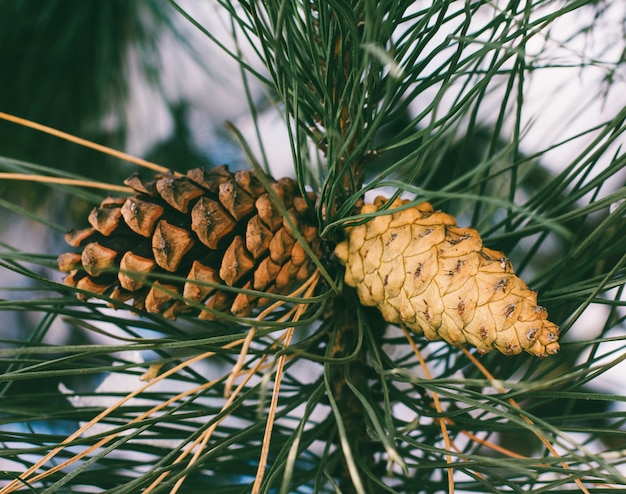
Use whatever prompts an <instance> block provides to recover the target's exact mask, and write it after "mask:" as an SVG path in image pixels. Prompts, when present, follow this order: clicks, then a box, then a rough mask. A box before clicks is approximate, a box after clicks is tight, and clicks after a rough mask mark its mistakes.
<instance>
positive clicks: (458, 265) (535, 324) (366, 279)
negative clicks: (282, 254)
mask: <svg viewBox="0 0 626 494" xmlns="http://www.w3.org/2000/svg"><path fill="white" fill-rule="evenodd" d="M387 202H388V201H387V199H385V198H383V197H378V198H377V199H376V200H375V202H374V204H366V205H364V206H363V207H362V209H361V213H374V212H376V211H378V210H379V209H380V208H381V207H382V206H383V205H384V204H386V203H387ZM407 202H409V201H403V200H400V199H398V200H396V201H395V202H394V203H392V204H391V205H390V206H391V207H390V209H393V208H396V207H399V206H402V205H404V204H406V203H407ZM346 231H347V234H348V238H347V240H345V241H343V242H341V243H340V244H338V245H337V247H336V249H335V254H336V256H337V257H338V259H339V260H340V261H341V262H342V263H343V264H344V265H345V266H346V272H345V282H346V283H347V284H348V285H350V286H353V287H356V289H357V292H358V295H359V299H360V300H361V303H362V304H363V305H367V306H376V307H378V308H379V309H380V311H381V312H382V315H383V317H384V318H385V320H387V321H389V322H391V323H403V324H405V325H406V326H407V327H408V328H410V329H412V330H413V331H415V332H416V333H419V334H422V333H423V334H424V335H425V337H426V338H427V339H429V340H438V339H444V340H445V341H447V342H448V343H450V344H452V345H456V346H461V345H465V344H471V345H474V346H475V347H476V348H478V350H479V351H480V352H482V353H486V352H489V351H491V350H493V349H497V350H499V351H500V352H502V353H504V354H505V355H514V354H518V353H520V352H521V351H522V350H525V351H527V352H528V353H531V354H533V355H536V356H538V357H546V356H547V355H550V354H555V353H557V352H558V351H559V343H558V335H559V329H558V327H557V326H556V325H555V324H554V323H552V322H550V321H548V319H547V317H548V313H547V311H546V309H544V308H543V307H541V306H539V305H537V294H536V293H535V292H533V291H531V290H529V289H528V287H527V286H526V285H525V284H524V282H523V281H522V280H520V279H519V278H518V277H517V276H516V275H515V274H514V273H513V268H512V266H511V264H510V262H509V261H508V259H507V258H506V256H505V255H504V254H503V253H502V252H498V251H494V250H491V249H488V248H486V247H484V246H483V244H482V240H481V238H480V235H479V234H478V232H477V231H476V230H474V229H472V228H460V227H458V226H457V224H456V220H455V219H454V217H453V216H450V215H448V214H446V213H443V212H441V211H434V210H433V207H432V206H431V205H430V204H429V203H427V202H425V203H422V204H418V205H416V206H413V207H409V208H407V209H404V210H402V211H392V212H391V213H390V214H384V215H381V216H376V217H374V218H372V219H371V220H370V221H368V222H366V223H364V224H362V225H359V226H355V227H348V228H346Z"/></svg>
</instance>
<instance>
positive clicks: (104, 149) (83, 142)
mask: <svg viewBox="0 0 626 494" xmlns="http://www.w3.org/2000/svg"><path fill="white" fill-rule="evenodd" d="M0 119H2V120H7V121H8V122H13V123H15V124H18V125H22V126H24V127H29V128H31V129H35V130H38V131H39V132H43V133H45V134H50V135H52V136H55V137H58V138H59V139H64V140H66V141H69V142H73V143H75V144H78V145H80V146H84V147H86V148H90V149H93V150H95V151H99V152H101V153H104V154H108V155H109V156H113V157H114V158H118V159H120V160H124V161H128V162H129V163H133V164H135V165H139V166H142V167H144V168H148V169H150V170H153V171H155V172H158V173H168V172H170V170H169V169H167V168H165V167H163V166H161V165H157V164H156V163H152V162H150V161H147V160H144V159H141V158H137V157H136V156H133V155H130V154H128V153H124V152H122V151H118V150H116V149H113V148H110V147H108V146H103V145H102V144H97V143H95V142H93V141H89V140H87V139H83V138H82V137H77V136H74V135H72V134H68V133H67V132H63V131H61V130H57V129H54V128H52V127H48V126H47V125H42V124H40V123H37V122H33V121H32V120H28V119H26V118H21V117H16V116H14V115H10V114H8V113H4V112H0ZM175 174H178V173H175Z"/></svg>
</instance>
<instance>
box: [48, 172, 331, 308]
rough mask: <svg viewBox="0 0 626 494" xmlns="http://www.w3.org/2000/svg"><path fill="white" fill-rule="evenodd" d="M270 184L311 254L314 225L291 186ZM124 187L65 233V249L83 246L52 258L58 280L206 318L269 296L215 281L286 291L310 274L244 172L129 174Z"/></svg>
mask: <svg viewBox="0 0 626 494" xmlns="http://www.w3.org/2000/svg"><path fill="white" fill-rule="evenodd" d="M270 180H271V186H272V188H273V190H274V191H275V192H276V194H277V195H278V197H280V199H281V200H282V202H283V204H284V205H285V207H286V208H287V211H288V213H289V215H290V218H291V219H292V221H293V224H294V225H297V228H298V230H299V232H300V233H301V234H302V236H303V238H304V239H305V240H306V241H307V243H308V244H309V245H310V246H311V248H312V249H313V251H314V252H316V253H318V252H319V239H318V234H317V229H316V227H315V226H314V222H313V221H312V219H313V218H311V214H310V211H309V208H308V204H307V201H306V200H305V198H304V197H302V195H301V194H300V192H299V189H298V187H297V184H296V182H295V181H293V180H291V179H289V178H283V179H280V180H278V181H275V180H273V179H270ZM125 183H126V185H128V186H130V187H132V188H133V189H134V190H135V191H136V195H134V196H132V197H128V198H107V199H105V200H104V201H103V202H102V203H101V204H100V206H99V207H97V208H94V209H93V211H92V212H91V214H90V215H89V223H90V224H91V227H90V228H86V229H84V230H79V231H70V232H69V233H68V234H67V235H66V240H67V242H68V243H69V244H70V245H71V246H73V247H81V248H82V252H81V253H80V254H78V253H67V254H62V255H61V256H60V257H59V263H58V264H59V269H60V270H61V271H63V272H66V273H68V275H67V276H66V277H65V279H64V283H65V284H66V285H69V286H74V287H77V288H80V289H83V290H87V291H89V292H93V293H94V294H103V295H106V296H108V297H110V298H113V299H116V300H121V301H127V300H130V299H133V305H134V306H135V307H137V308H145V309H146V310H147V311H149V312H154V313H161V314H163V315H164V316H166V317H169V318H175V317H176V316H177V315H178V314H181V313H193V312H194V311H195V312H196V313H199V317H201V318H204V319H213V318H214V317H215V313H214V312H212V311H211V309H212V310H213V311H219V312H225V311H229V312H231V313H233V314H235V315H238V316H247V315H250V313H251V312H252V310H253V309H254V307H256V306H262V305H266V304H268V303H269V302H270V301H271V299H268V298H267V297H262V298H258V297H255V296H254V295H246V294H244V293H233V292H232V291H227V290H220V289H219V286H220V285H222V286H224V285H227V286H231V287H239V288H244V289H250V290H257V291H262V292H264V293H274V294H287V293H289V292H290V291H291V290H292V289H293V288H294V286H295V285H296V284H298V283H301V282H303V281H305V280H307V279H308V278H309V277H310V276H311V275H312V273H313V271H314V265H313V264H312V263H311V261H310V259H309V258H308V256H307V255H306V253H305V250H304V249H303V247H302V245H300V243H299V242H298V241H297V240H296V239H295V237H294V235H293V232H292V230H291V228H290V226H289V223H288V222H287V221H285V219H284V218H283V216H282V214H281V213H280V211H279V209H278V208H277V207H276V205H275V204H274V202H273V201H272V199H271V196H270V194H268V192H267V191H266V190H265V188H264V187H263V185H262V184H261V182H260V181H259V180H258V179H257V178H256V177H255V176H254V174H253V173H251V172H249V171H238V172H236V173H231V172H230V171H228V167H226V166H219V167H216V168H213V169H212V170H210V171H208V172H207V171H205V170H201V169H193V170H190V171H189V172H188V173H187V176H174V175H171V174H161V175H157V176H156V177H155V178H154V179H151V180H145V179H143V178H142V177H140V176H139V175H138V174H135V175H133V176H132V177H130V178H129V179H127V180H126V181H125ZM309 199H310V200H311V201H314V200H315V197H314V196H313V195H312V196H311V197H310V198H309ZM148 275H149V276H148ZM163 275H177V276H180V277H181V278H184V279H185V281H184V282H180V283H177V282H176V281H172V279H171V278H170V277H168V276H163ZM148 279H149V280H151V281H150V282H149V283H148V282H147V280H148ZM206 283H210V284H213V285H207V284H206ZM79 297H81V298H83V299H86V298H89V296H83V295H79ZM188 302H194V303H196V304H199V303H202V304H204V305H205V307H207V308H208V309H209V310H201V311H198V310H196V309H194V308H193V307H191V305H190V304H189V303H188ZM192 305H193V304H192Z"/></svg>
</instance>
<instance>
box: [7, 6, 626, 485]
mask: <svg viewBox="0 0 626 494" xmlns="http://www.w3.org/2000/svg"><path fill="white" fill-rule="evenodd" d="M171 5H172V6H173V8H174V9H175V10H176V11H178V13H180V14H182V16H183V17H184V18H186V19H187V20H188V21H189V22H190V23H191V24H193V25H195V26H196V27H197V28H198V29H200V30H201V31H202V32H203V33H204V34H205V35H206V37H207V38H208V39H211V40H213V41H215V42H217V44H218V45H219V46H220V47H221V48H222V49H224V50H225V51H226V52H227V53H228V54H229V55H230V56H231V57H232V58H233V59H234V60H236V61H237V63H238V64H239V66H240V68H241V73H242V78H243V79H244V90H246V91H249V88H250V86H251V85H252V84H259V83H260V84H261V85H263V86H264V87H265V89H267V91H266V95H267V98H268V100H266V101H264V102H258V101H255V100H253V98H252V96H251V94H252V92H251V91H249V92H247V93H245V94H244V95H242V97H243V96H245V97H246V98H248V102H249V104H250V109H251V115H252V119H253V120H255V118H256V117H257V115H258V111H260V109H261V108H262V107H263V106H270V107H272V108H273V109H274V111H277V112H279V114H280V115H281V116H282V117H283V118H284V121H285V122H286V125H285V128H286V130H287V132H288V135H289V146H290V148H291V151H292V158H293V178H281V177H276V178H272V177H271V175H272V174H271V169H272V163H268V162H267V160H266V159H265V158H264V156H265V154H264V152H263V146H261V151H260V152H259V153H253V152H252V151H250V147H249V146H248V143H247V142H246V141H245V139H243V138H242V137H241V135H240V134H239V132H238V131H237V129H236V128H235V127H234V126H233V125H229V129H230V130H231V132H232V136H233V139H234V141H236V142H237V143H238V144H239V145H240V147H241V149H242V150H243V154H244V155H245V157H246V159H247V161H248V163H249V170H247V171H242V170H238V171H229V170H228V169H227V168H225V167H209V168H207V169H206V170H205V169H198V168H197V165H196V164H193V165H192V164H190V165H189V166H186V167H183V168H181V169H189V170H190V171H189V172H186V174H181V173H178V172H176V171H172V170H168V169H167V168H165V167H164V166H158V165H154V164H151V163H147V162H145V161H144V160H140V159H132V158H130V157H128V156H126V158H127V159H129V160H132V161H133V162H134V163H136V164H137V165H141V166H143V167H145V168H150V169H152V174H151V175H148V174H146V173H145V171H141V172H140V173H139V174H138V175H134V176H132V177H131V178H129V179H128V180H127V182H126V186H125V187H119V186H118V185H117V184H114V185H109V184H104V183H99V182H94V181H89V180H88V179H83V180H77V179H78V178H79V177H76V176H74V175H73V176H68V174H66V173H63V172H59V171H58V170H52V169H49V168H44V167H41V166H37V165H35V166H33V165H30V164H28V163H23V162H19V161H17V160H11V159H8V158H6V159H3V160H2V161H1V162H0V163H1V164H2V166H3V167H4V168H5V169H7V170H8V171H10V172H21V173H30V174H32V173H33V172H35V173H44V172H46V173H47V174H48V175H50V176H49V177H47V178H45V179H44V178H42V177H36V176H34V175H30V180H32V181H47V182H48V183H49V184H50V185H51V186H53V187H58V190H59V192H60V193H63V194H66V193H68V192H72V193H73V194H74V195H75V196H76V197H77V201H78V200H84V201H85V202H87V203H89V205H90V208H91V207H94V206H95V207H94V209H93V211H92V212H91V214H89V215H85V216H88V217H85V218H83V224H82V225H81V224H80V222H79V223H78V224H77V221H76V218H72V219H71V220H70V219H63V221H62V222H61V223H62V224H61V225H57V224H56V223H54V222H52V221H50V220H44V219H42V221H47V225H48V226H49V227H51V228H53V229H54V228H56V230H60V231H63V232H64V231H65V229H66V228H67V227H70V228H71V227H76V228H77V230H74V231H72V232H70V233H69V234H67V235H66V240H67V241H68V242H69V244H70V246H71V248H67V247H65V246H64V247H63V248H60V249H59V252H57V251H55V252H54V253H51V254H50V253H49V254H41V253H37V254H31V253H28V252H27V250H28V248H22V249H13V248H9V247H5V248H4V250H3V251H2V252H1V253H0V257H1V259H2V261H1V262H2V265H1V266H2V269H8V270H11V271H12V272H14V273H17V274H19V275H20V276H22V277H25V278H27V279H29V280H31V282H32V286H31V287H29V288H28V289H26V293H27V295H28V296H27V297H22V298H21V299H18V300H2V301H0V308H1V309H2V310H4V311H7V313H9V314H11V313H13V312H15V311H17V312H18V313H20V314H27V315H28V319H26V318H25V319H24V320H25V321H26V322H24V326H25V328H28V329H30V333H29V334H27V335H25V336H24V337H23V338H21V339H20V340H19V341H8V342H7V343H8V344H7V345H6V346H5V347H3V348H0V355H2V357H3V359H4V360H3V361H2V363H1V364H0V365H1V366H2V383H4V384H3V385H2V386H3V387H2V388H1V392H2V394H3V396H2V398H3V399H2V400H0V403H2V405H1V406H2V408H0V414H1V416H2V424H5V425H0V430H1V431H2V443H3V444H2V448H0V451H1V452H0V461H2V462H3V463H2V467H1V468H2V471H3V472H4V474H3V475H0V493H1V494H8V493H10V492H16V491H18V490H25V489H31V490H32V489H35V490H38V491H42V492H64V490H67V491H68V492H69V491H72V492H75V491H76V492H78V491H80V490H81V489H83V490H89V491H97V492H111V493H134V492H144V493H150V492H167V493H175V492H203V491H205V490H210V491H211V492H218V493H228V492H254V493H257V492H264V493H267V492H280V493H285V494H286V493H292V492H301V493H304V492H319V493H325V492H339V491H341V492H344V493H351V492H355V493H359V494H363V493H370V492H395V493H431V492H448V493H454V492H458V491H462V492H480V493H483V492H502V491H512V492H537V493H539V492H547V491H550V492H556V491H557V490H559V489H572V488H573V489H577V490H579V491H580V492H591V491H593V490H594V489H595V490H597V489H603V488H605V487H606V488H616V489H623V488H624V486H626V479H625V478H624V475H623V474H622V473H621V472H620V468H621V466H622V464H621V463H622V460H621V458H622V456H623V455H622V454H621V453H622V449H623V443H622V436H623V435H624V423H625V418H626V417H625V415H624V414H623V412H622V411H621V410H619V409H618V408H610V406H609V405H610V404H611V403H612V402H619V401H623V396H621V394H619V391H607V390H606V389H599V388H597V387H596V386H597V383H598V381H599V380H600V379H601V378H602V376H603V374H605V373H610V372H612V371H616V370H617V371H619V364H620V363H621V361H622V360H623V353H624V346H623V344H622V343H621V341H622V337H621V332H620V331H621V329H622V326H623V320H624V316H623V305H624V302H623V287H624V282H625V281H626V254H625V253H624V246H623V242H622V239H623V237H624V234H625V233H626V222H624V212H625V211H626V202H624V199H626V192H625V191H624V189H623V187H622V188H619V187H617V188H615V189H613V190H611V191H608V192H607V186H609V185H610V184H609V181H610V179H613V178H614V177H619V176H620V174H621V173H622V171H623V169H624V166H625V165H626V160H624V156H623V153H622V150H621V148H620V147H619V143H620V139H621V138H622V137H621V136H622V135H623V133H624V130H626V127H625V126H624V116H625V115H624V110H623V108H620V107H619V105H607V106H608V107H609V108H610V109H611V110H612V111H613V112H612V113H611V115H610V116H609V117H607V119H606V121H605V122H603V123H601V124H598V125H595V124H594V125H593V126H592V125H591V124H590V125H589V126H588V127H589V128H588V129H587V130H586V131H584V132H582V133H580V132H578V131H576V132H577V133H576V135H575V136H574V137H572V136H571V135H569V134H568V133H567V132H565V133H564V134H563V135H561V136H560V137H559V138H557V139H556V140H555V141H554V140H550V136H548V135H546V136H543V139H545V142H543V141H542V144H541V146H542V147H541V150H540V151H537V152H533V153H532V154H531V155H528V154H525V152H524V150H525V147H524V144H525V142H526V141H525V140H526V138H527V136H528V135H529V133H530V131H531V130H532V126H531V124H530V123H528V122H530V121H531V120H533V119H531V118H529V116H528V115H526V112H527V107H528V105H529V104H530V103H532V101H528V100H527V99H526V98H527V92H526V88H527V85H528V84H530V82H531V79H532V77H533V76H536V75H537V74H540V73H542V72H543V71H544V70H548V71H549V70H551V69H555V68H556V67H560V68H564V67H565V66H567V65H568V64H567V63H564V62H563V60H562V59H561V58H560V57H561V56H564V55H563V52H562V51H559V50H557V48H556V45H558V44H559V41H558V40H559V32H558V30H557V29H556V28H555V27H554V26H557V25H559V23H566V24H568V26H569V21H570V20H571V19H572V17H570V16H575V15H577V14H578V13H580V15H581V17H584V16H586V15H590V14H593V16H592V17H593V18H594V22H595V23H600V21H601V20H602V19H603V15H604V10H603V9H614V8H615V7H614V6H608V5H603V4H598V3H597V2H591V1H589V2H586V1H583V2H578V3H571V2H566V3H563V4H560V3H555V2H547V1H545V2H544V1H540V2H535V3H532V4H531V3H528V2H522V3H520V2H505V3H504V4H494V3H493V2H483V1H478V2H475V3H467V2H447V1H444V2H435V3H429V4H428V5H426V4H425V5H422V4H420V3H415V2H413V1H402V0H400V1H391V0H389V1H382V2H381V1H373V0H355V1H353V2H344V1H340V2H338V1H331V2H317V1H309V2H305V1H303V0H286V1H284V0H281V1H280V2H278V1H274V0H269V1H264V2H256V1H252V2H243V1H242V2H229V1H221V2H219V8H220V12H221V13H223V14H225V15H226V16H227V19H228V21H229V23H231V24H230V25H231V27H232V39H231V40H229V41H226V40H223V39H221V38H220V39H217V38H215V36H214V34H213V31H212V29H210V28H207V26H206V25H204V24H203V22H202V21H201V20H199V19H196V18H194V17H193V15H192V14H191V13H189V12H186V11H185V10H184V9H183V8H182V7H181V6H179V5H177V4H176V3H174V2H172V4H171ZM167 12H168V14H169V15H174V11H173V10H167ZM611 12H615V11H614V10H611ZM593 26H594V25H589V26H587V27H585V28H581V29H580V30H578V32H577V33H575V34H573V35H572V38H573V39H577V36H579V35H582V33H584V34H585V36H591V35H592V34H593ZM569 32H570V31H568V33H569ZM244 40H245V41H244ZM250 40H251V41H252V43H251V46H252V47H253V48H252V50H253V52H252V53H249V52H247V51H245V47H246V46H248V41H250ZM555 40H556V41H555ZM230 42H232V44H229V43H230ZM553 43H554V45H553ZM563 43H565V41H563ZM537 46H539V48H538V47H537ZM589 49H591V48H589ZM553 50H556V51H553ZM618 51H619V50H618ZM621 51H623V50H621ZM568 53H569V52H568ZM607 53H608V52H607ZM569 55H571V53H569ZM254 57H258V60H254V61H251V60H250V59H251V58H254ZM577 60H578V62H577V64H578V65H577V66H576V64H574V65H575V71H576V70H578V69H579V68H595V69H600V70H605V71H606V72H605V73H603V77H604V78H605V81H607V82H606V86H605V87H604V89H605V94H599V95H597V96H596V97H597V98H598V99H601V98H602V97H603V96H606V97H607V101H608V97H609V93H610V89H611V88H613V87H618V86H614V84H617V85H619V77H618V76H619V74H620V70H621V69H623V66H624V62H623V57H621V58H619V57H618V58H617V59H616V60H617V61H615V62H613V63H609V62H607V59H606V57H605V54H602V57H600V56H591V55H590V54H589V53H587V52H585V54H584V56H583V57H580V58H578V59H577ZM257 61H258V62H261V63H260V64H257V63H256V62H257ZM568 61H570V62H571V61H572V60H571V59H568ZM259 66H262V67H263V70H260V69H258V70H257V69H255V68H254V67H259ZM614 81H618V82H614ZM207 97H208V96H207ZM266 103H270V104H269V105H266ZM550 109H551V110H553V109H554V108H553V107H549V106H548V107H546V108H545V109H543V111H542V112H539V114H538V115H537V116H536V118H537V119H540V117H542V116H544V115H545V114H546V113H547V112H548V110H550ZM3 118H4V117H3ZM255 121H256V120H255ZM256 122H257V126H258V125H260V124H259V123H258V121H256ZM256 130H257V133H258V134H259V135H260V134H261V132H260V130H261V129H259V128H257V129H256ZM586 137H590V139H589V140H588V141H585V139H584V138H586ZM583 141H584V142H583ZM571 142H578V143H581V142H582V145H581V148H580V150H579V151H578V154H576V155H575V156H571V157H569V158H567V163H564V164H563V167H562V169H560V170H558V171H549V170H548V169H547V168H546V167H545V166H544V161H546V160H547V159H548V158H549V155H550V153H551V152H553V151H559V152H562V153H563V156H565V144H566V143H571ZM85 145H87V144H86V143H85ZM562 159H563V160H565V159H566V158H565V157H563V158H562ZM234 169H236V168H235V167H234V166H233V170H234ZM0 178H1V179H3V184H4V183H7V184H8V183H9V180H14V179H18V178H19V179H23V178H25V177H23V176H21V175H20V176H18V175H17V174H15V173H9V174H6V175H0ZM26 178H28V177H26ZM4 180H6V182H5V181H4ZM86 185H88V186H97V187H101V188H104V189H110V190H111V195H110V196H109V195H104V194H100V193H97V192H96V193H89V192H87V191H86V188H85V186H86ZM113 191H116V192H115V193H114V192H113ZM372 194H384V198H383V199H374V200H373V202H372V199H371V196H372ZM121 195H123V196H124V197H121ZM0 204H1V205H2V206H3V207H8V208H10V209H12V211H14V212H17V213H20V214H22V215H24V216H25V217H29V216H32V215H31V214H30V213H29V212H25V211H24V210H23V209H21V208H19V207H17V206H13V205H11V204H10V203H8V202H7V201H6V200H4V199H0ZM33 209H35V207H33ZM87 223H89V224H90V226H88V227H87V228H83V227H84V226H86V225H87ZM407 237H409V240H408V244H409V245H408V246H405V244H407V239H406V238H407ZM416 238H417V240H416ZM3 247H4V245H3ZM422 250H423V252H422ZM67 251H71V252H67ZM63 252H64V253H63ZM59 253H62V255H61V256H60V257H59V258H58V259H57V257H58V254H59ZM420 256H421V257H420ZM509 258H510V260H509ZM33 265H34V266H35V267H34V268H33ZM513 266H515V272H513ZM572 266H574V267H572ZM44 268H45V269H47V271H45V274H42V273H44V271H43V269H44ZM57 268H60V269H61V271H63V272H64V273H65V274H64V275H63V276H65V279H64V281H63V282H61V276H60V275H59V273H58V272H56V269H57ZM399 268H400V269H399ZM522 280H523V281H522ZM457 285H458V286H457ZM42 290H45V291H46V294H43V295H42ZM14 292H15V294H21V293H22V291H17V290H15V291H14ZM409 292H410V293H409ZM403 297H404V298H403ZM544 307H545V309H543V308H544ZM598 307H600V308H601V309H606V310H605V311H604V312H603V316H602V317H601V318H599V319H598V320H597V326H596V327H592V326H593V324H591V323H589V324H588V325H587V326H586V327H585V329H586V330H587V331H588V333H586V334H585V335H584V336H582V337H578V338H579V339H576V338H575V337H574V336H573V335H572V333H571V332H570V330H571V329H572V328H573V327H574V326H575V324H576V322H577V320H578V319H579V318H580V317H581V316H582V315H586V314H588V313H589V312H590V311H591V310H592V309H598ZM547 313H549V319H548V315H547ZM36 317H39V319H35V318H36ZM464 318H465V319H464ZM33 320H34V321H35V323H33V322H32V321H33ZM459 321H460V322H459ZM482 321H485V323H484V324H483V323H482ZM59 322H63V323H64V324H66V325H69V326H70V327H71V328H72V330H73V332H74V334H77V335H79V339H78V340H70V341H64V342H62V343H60V344H59V343H58V340H51V339H49V338H48V335H50V334H51V333H52V330H51V328H53V327H54V326H55V323H59ZM479 322H480V323H479ZM557 326H558V327H559V330H557V329H556V328H557ZM535 329H536V330H537V331H535ZM592 330H593V331H595V332H594V333H593V334H591V331H592ZM422 333H423V334H422ZM557 334H558V342H557V341H556V340H557ZM439 338H442V339H443V340H444V341H443V342H441V341H431V340H437V339H439ZM468 343H469V345H468ZM608 345H613V346H611V347H610V348H609V349H607V346H608ZM492 349H496V350H499V351H494V352H490V353H487V352H488V351H489V350H492ZM522 350H526V351H525V352H524V351H522ZM557 350H559V351H558V353H556V352H557ZM536 356H540V357H546V358H536ZM91 378H93V379H91ZM100 381H102V382H100ZM42 423H43V424H44V425H45V428H41V424H42ZM5 461H6V463H4V462H5Z"/></svg>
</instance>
